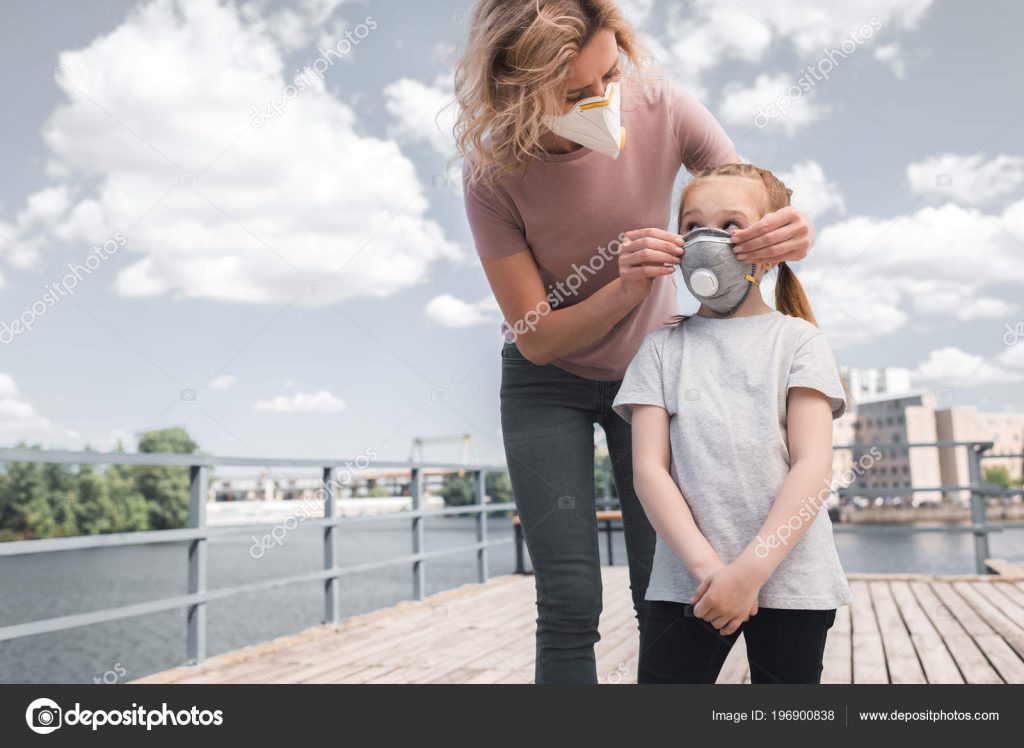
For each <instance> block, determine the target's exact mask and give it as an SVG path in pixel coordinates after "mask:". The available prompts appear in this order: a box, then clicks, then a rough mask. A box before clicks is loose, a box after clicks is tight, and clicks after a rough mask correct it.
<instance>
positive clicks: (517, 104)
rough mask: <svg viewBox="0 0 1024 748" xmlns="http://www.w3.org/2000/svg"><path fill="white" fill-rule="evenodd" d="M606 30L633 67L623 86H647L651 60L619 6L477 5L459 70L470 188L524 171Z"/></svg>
mask: <svg viewBox="0 0 1024 748" xmlns="http://www.w3.org/2000/svg"><path fill="white" fill-rule="evenodd" d="M602 29H607V30H609V31H611V32H612V33H613V34H615V41H616V43H617V44H618V47H619V54H620V61H624V62H625V63H627V64H625V65H623V68H622V73H623V80H626V79H629V78H632V79H634V80H637V81H640V80H643V79H644V78H645V76H646V73H647V71H649V70H651V69H652V68H653V67H655V66H654V63H653V58H652V57H651V55H650V53H649V52H648V50H647V48H646V47H645V45H644V44H643V42H642V41H641V40H640V38H639V36H638V35H637V34H636V32H635V31H634V30H633V27H632V26H631V25H630V24H629V22H628V21H627V20H626V19H625V17H624V16H623V15H622V12H621V11H620V10H619V7H618V5H617V4H616V2H615V0H477V2H476V4H475V5H474V6H473V12H472V17H471V20H470V23H469V33H468V35H467V40H466V47H465V50H464V51H463V53H462V55H461V57H460V59H459V61H458V64H457V65H456V68H455V100H456V103H457V106H458V114H457V117H456V121H455V127H454V135H455V142H456V144H457V146H458V151H459V153H460V154H461V155H462V156H463V158H464V159H465V160H466V162H467V165H468V166H469V175H468V180H469V181H470V182H475V181H476V180H477V179H481V178H482V179H483V182H484V183H490V182H493V181H494V180H495V179H497V178H498V177H501V176H505V175H515V174H521V173H522V172H523V171H524V170H525V169H526V167H527V166H528V165H529V163H530V160H531V159H532V157H533V156H534V154H535V153H536V152H537V151H538V149H539V140H540V138H541V136H542V135H543V134H544V132H545V130H546V128H545V126H544V124H543V118H544V115H545V114H550V113H555V112H559V111H561V107H562V106H563V104H564V103H565V89H566V85H567V84H568V81H569V80H571V79H572V77H573V62H574V61H575V59H576V58H577V57H578V56H579V54H580V52H581V51H582V50H583V48H584V47H586V46H587V44H588V43H589V42H590V40H591V39H593V38H594V35H595V34H596V33H597V32H598V31H601V30H602Z"/></svg>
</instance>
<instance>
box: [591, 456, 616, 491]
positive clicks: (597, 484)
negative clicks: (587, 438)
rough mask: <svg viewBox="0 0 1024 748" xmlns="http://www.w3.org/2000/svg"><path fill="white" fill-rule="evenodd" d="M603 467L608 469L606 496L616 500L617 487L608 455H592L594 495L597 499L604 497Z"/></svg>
mask: <svg viewBox="0 0 1024 748" xmlns="http://www.w3.org/2000/svg"><path fill="white" fill-rule="evenodd" d="M604 468H607V470H608V496H609V497H610V498H611V499H612V500H613V501H618V499H619V489H618V487H617V486H616V485H615V473H614V471H613V470H612V461H611V458H610V457H609V456H608V455H599V454H595V455H594V496H595V498H597V500H598V501H600V500H601V499H603V498H604V472H603V469H604Z"/></svg>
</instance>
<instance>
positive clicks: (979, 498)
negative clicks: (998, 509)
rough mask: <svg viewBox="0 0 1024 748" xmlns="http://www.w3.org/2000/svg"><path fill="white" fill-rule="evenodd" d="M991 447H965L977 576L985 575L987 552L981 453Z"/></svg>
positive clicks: (983, 444)
mask: <svg viewBox="0 0 1024 748" xmlns="http://www.w3.org/2000/svg"><path fill="white" fill-rule="evenodd" d="M989 446H991V444H989V443H974V444H970V445H968V447H967V452H968V454H967V470H968V477H969V478H970V483H971V524H972V525H974V568H975V571H976V573H978V574H987V573H988V567H987V566H986V565H985V561H986V559H988V557H989V552H988V518H987V517H986V512H985V505H986V503H987V502H986V501H985V495H984V494H983V493H981V491H980V490H979V489H980V488H981V453H982V452H984V451H985V450H987V449H988V448H989Z"/></svg>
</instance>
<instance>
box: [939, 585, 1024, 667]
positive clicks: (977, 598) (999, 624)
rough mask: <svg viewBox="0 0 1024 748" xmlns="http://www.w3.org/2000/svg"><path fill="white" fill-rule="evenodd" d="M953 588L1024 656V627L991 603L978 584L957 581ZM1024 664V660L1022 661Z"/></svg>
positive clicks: (1020, 655) (1014, 649) (1018, 653)
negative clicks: (979, 589) (980, 590)
mask: <svg viewBox="0 0 1024 748" xmlns="http://www.w3.org/2000/svg"><path fill="white" fill-rule="evenodd" d="M953 588H954V589H955V590H956V591H957V592H959V593H960V595H961V597H963V598H964V599H965V600H966V601H967V602H968V603H970V605H971V607H972V608H974V609H975V610H976V611H977V612H978V615H979V617H981V618H982V619H984V621H985V622H986V623H987V624H988V625H989V626H991V627H992V630H993V631H995V632H996V633H997V634H999V636H1001V637H1002V638H1003V641H1005V642H1006V643H1007V644H1008V645H1010V647H1011V648H1012V649H1013V651H1015V652H1016V653H1017V655H1018V658H1020V657H1024V628H1021V627H1020V626H1018V625H1017V624H1016V623H1014V622H1013V621H1012V620H1011V619H1010V618H1009V617H1007V616H1006V614H1005V613H1003V612H1002V611H1001V610H999V609H998V608H997V607H996V606H995V605H993V604H992V603H990V602H989V601H988V600H987V599H986V598H985V596H984V595H982V594H980V593H979V592H978V585H977V584H969V583H967V582H956V583H954V585H953ZM1021 665H1022V666H1024V662H1022V663H1021Z"/></svg>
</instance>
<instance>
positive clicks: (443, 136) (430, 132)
mask: <svg viewBox="0 0 1024 748" xmlns="http://www.w3.org/2000/svg"><path fill="white" fill-rule="evenodd" d="M453 97H454V92H453V89H452V82H451V76H442V77H439V78H438V79H437V80H436V81H435V83H434V85H432V86H428V85H426V84H424V83H420V82H419V81H416V80H412V79H411V78H400V79H398V80H396V81H394V82H393V83H391V84H389V85H388V86H387V87H386V88H385V89H384V99H385V102H386V107H387V110H388V113H389V114H390V115H391V117H392V121H393V122H394V124H393V126H392V127H391V134H392V136H393V137H396V138H398V139H399V140H401V141H403V142H425V143H427V144H429V145H430V146H431V147H432V148H433V149H434V150H435V151H436V152H437V153H438V154H439V155H441V156H443V157H444V158H449V157H451V156H452V155H453V154H454V153H455V138H454V137H453V136H452V127H454V125H455V113H456V112H455V106H454V98H453Z"/></svg>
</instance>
